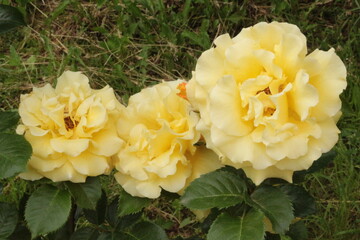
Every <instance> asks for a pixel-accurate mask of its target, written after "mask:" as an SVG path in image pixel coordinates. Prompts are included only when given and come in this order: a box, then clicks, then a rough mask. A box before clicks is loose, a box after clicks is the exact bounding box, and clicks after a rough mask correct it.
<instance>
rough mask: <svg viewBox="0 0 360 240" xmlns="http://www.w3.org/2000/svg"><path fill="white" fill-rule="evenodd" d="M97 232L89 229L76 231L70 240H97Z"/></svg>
mask: <svg viewBox="0 0 360 240" xmlns="http://www.w3.org/2000/svg"><path fill="white" fill-rule="evenodd" d="M98 237H99V232H98V231H97V230H96V229H94V228H90V227H84V228H80V229H77V230H76V231H75V232H74V233H73V234H72V235H71V237H70V240H97V239H98Z"/></svg>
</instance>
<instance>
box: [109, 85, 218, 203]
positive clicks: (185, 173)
mask: <svg viewBox="0 0 360 240" xmlns="http://www.w3.org/2000/svg"><path fill="white" fill-rule="evenodd" d="M184 97H185V96H184V81H181V80H178V81H172V82H164V83H160V84H157V85H155V86H153V87H149V88H145V89H143V90H142V91H141V92H140V93H137V94H135V95H133V96H131V97H130V99H129V104H128V106H127V108H126V110H125V111H124V114H123V116H122V117H121V118H120V119H119V121H118V133H119V136H120V137H121V138H122V139H124V141H125V144H123V145H122V147H121V149H120V151H119V153H118V154H117V156H116V159H117V161H116V163H115V167H116V169H117V170H118V171H119V172H118V173H116V174H115V178H116V180H117V181H118V182H119V183H120V184H121V186H122V187H123V188H124V189H125V190H126V191H127V192H128V193H130V194H131V195H133V196H139V197H147V198H157V197H159V196H160V193H161V188H162V189H165V190H167V191H169V192H175V193H176V192H181V191H182V190H183V189H184V188H185V186H187V184H189V182H190V181H191V180H193V179H194V178H197V177H199V176H200V175H201V174H203V173H207V172H210V171H212V170H215V169H217V168H219V167H220V166H221V164H220V162H219V161H218V156H217V155H216V154H214V153H213V152H212V151H211V150H208V149H206V148H204V147H197V146H195V145H194V144H195V143H197V141H198V140H199V138H200V134H199V133H198V132H197V131H196V130H195V125H196V123H197V122H198V115H197V114H196V113H195V112H193V111H192V108H191V105H190V103H189V102H188V101H187V100H186V99H185V98H184Z"/></svg>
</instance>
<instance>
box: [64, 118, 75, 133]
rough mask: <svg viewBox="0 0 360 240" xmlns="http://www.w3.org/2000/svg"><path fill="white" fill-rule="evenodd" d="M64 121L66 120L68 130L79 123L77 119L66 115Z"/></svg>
mask: <svg viewBox="0 0 360 240" xmlns="http://www.w3.org/2000/svg"><path fill="white" fill-rule="evenodd" d="M64 122H65V127H66V130H68V131H69V130H71V129H74V127H76V125H77V124H78V122H77V121H73V120H72V119H71V117H66V118H64Z"/></svg>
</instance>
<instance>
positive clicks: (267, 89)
mask: <svg viewBox="0 0 360 240" xmlns="http://www.w3.org/2000/svg"><path fill="white" fill-rule="evenodd" d="M261 92H264V93H265V94H266V95H271V91H270V88H269V87H267V88H264V89H263V90H260V91H257V92H256V95H257V94H259V93H261Z"/></svg>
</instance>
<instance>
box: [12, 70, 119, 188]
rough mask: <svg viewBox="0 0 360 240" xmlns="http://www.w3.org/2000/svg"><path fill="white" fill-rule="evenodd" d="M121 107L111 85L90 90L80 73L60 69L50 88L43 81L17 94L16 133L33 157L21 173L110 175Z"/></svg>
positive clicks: (67, 177) (31, 176)
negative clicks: (18, 120)
mask: <svg viewBox="0 0 360 240" xmlns="http://www.w3.org/2000/svg"><path fill="white" fill-rule="evenodd" d="M122 108H124V107H123V106H122V105H121V104H120V103H119V102H118V101H117V99H116V97H115V95H114V91H113V89H112V88H110V87H109V86H106V87H104V88H103V89H100V90H94V89H91V88H90V86H89V80H88V78H87V77H86V76H85V75H83V74H82V73H80V72H70V71H66V72H64V73H63V74H62V75H61V76H60V78H59V79H58V81H57V85H56V88H55V89H54V88H52V87H51V86H50V85H49V84H47V85H45V86H44V87H41V88H36V87H34V89H33V92H32V93H30V94H26V95H22V96H21V101H20V106H19V114H20V116H21V122H22V124H20V125H19V126H18V128H17V133H18V134H25V138H26V139H27V140H28V141H29V142H30V144H31V146H32V148H33V155H32V157H31V159H30V160H29V163H28V169H27V171H26V172H24V173H21V174H20V177H21V178H24V179H28V180H36V179H40V178H42V177H47V178H49V179H51V180H53V181H55V182H57V181H72V182H84V181H85V180H86V177H87V176H97V175H101V174H104V173H109V172H110V171H111V168H112V167H113V166H112V164H111V161H110V157H111V156H112V155H114V154H116V153H117V152H118V150H119V148H120V145H121V144H122V140H121V139H120V138H119V137H118V135H117V132H116V120H117V119H118V117H119V114H120V112H121V110H122Z"/></svg>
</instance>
